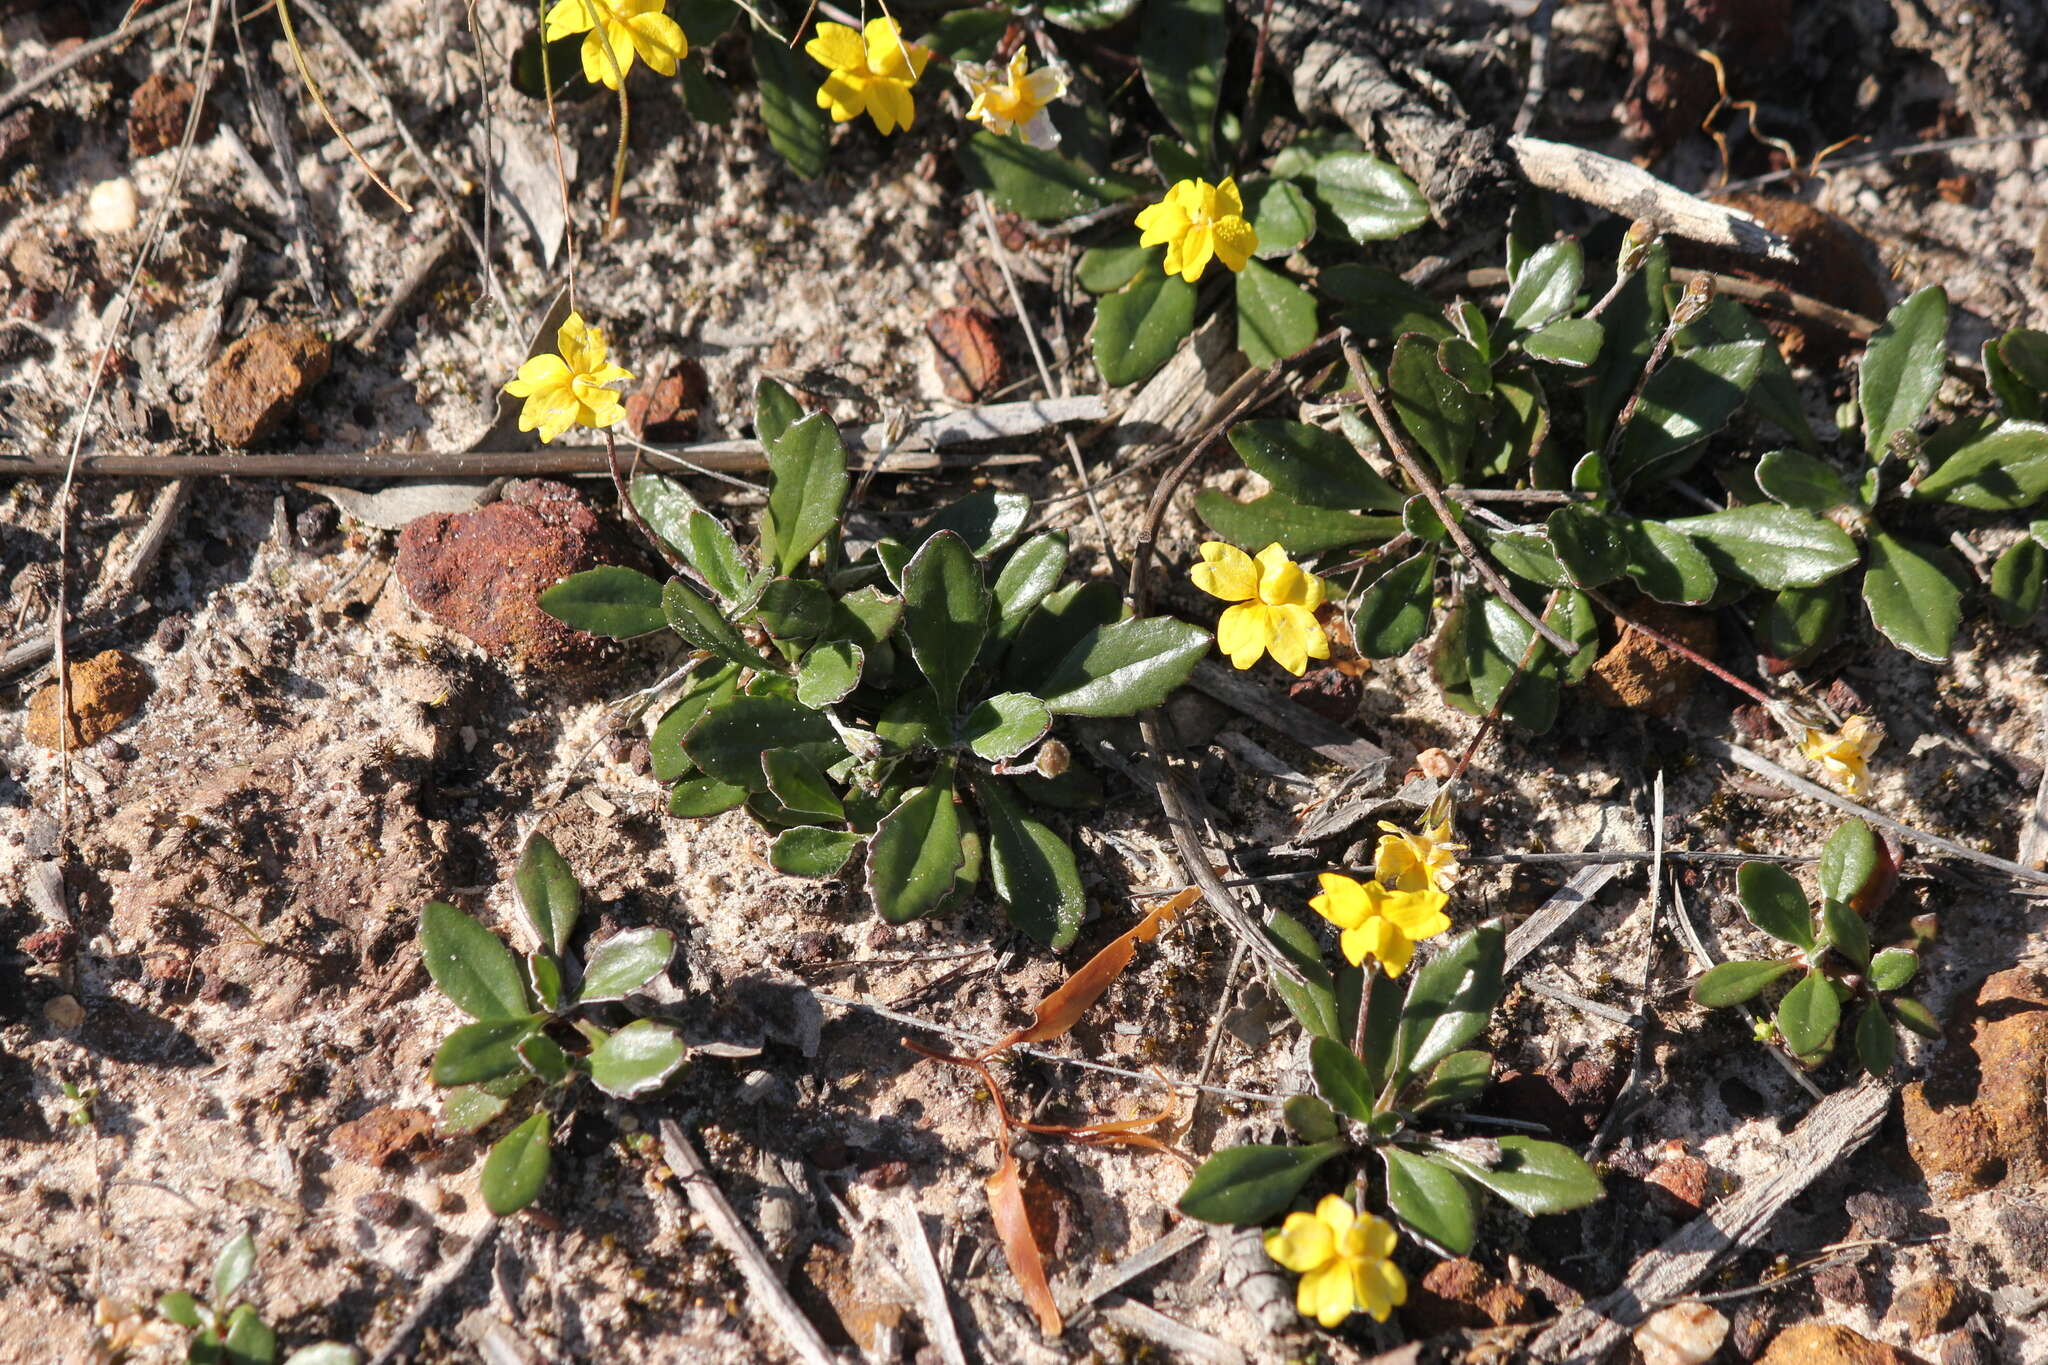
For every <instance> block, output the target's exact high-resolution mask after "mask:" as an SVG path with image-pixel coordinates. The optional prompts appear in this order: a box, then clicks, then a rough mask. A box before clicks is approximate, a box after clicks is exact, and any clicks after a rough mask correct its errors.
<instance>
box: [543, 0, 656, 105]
mask: <svg viewBox="0 0 2048 1365" xmlns="http://www.w3.org/2000/svg"><path fill="white" fill-rule="evenodd" d="M667 8H668V0H556V3H555V7H554V8H553V9H551V10H549V11H548V22H547V40H548V41H549V42H551V43H552V42H554V41H555V40H556V39H558V38H567V37H569V36H570V35H571V34H576V33H582V34H587V35H589V36H587V37H586V38H584V40H583V79H585V80H587V81H589V82H590V83H591V84H592V85H604V86H609V87H610V88H612V89H613V90H616V89H618V88H619V82H620V81H621V80H623V79H625V75H626V73H627V72H628V71H631V70H632V69H633V58H634V57H635V56H636V55H637V56H638V57H639V58H640V60H641V61H643V62H646V63H647V64H648V65H649V66H651V67H653V68H654V70H655V71H656V72H657V73H658V74H660V75H663V76H673V75H675V74H676V63H677V62H679V61H681V60H682V59H683V58H685V57H687V56H689V55H690V40H689V39H688V38H685V37H684V36H683V29H682V26H681V25H680V24H678V23H676V21H675V20H673V19H671V18H669V17H668V16H667V15H666V14H663V13H662V11H663V10H665V9H667ZM606 44H610V46H611V50H612V59H611V61H606V60H605V58H604V49H605V45H606ZM614 68H616V69H614Z"/></svg>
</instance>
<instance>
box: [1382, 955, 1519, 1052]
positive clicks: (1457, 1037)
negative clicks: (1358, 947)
mask: <svg viewBox="0 0 2048 1365" xmlns="http://www.w3.org/2000/svg"><path fill="white" fill-rule="evenodd" d="M1506 945H1507V936H1506V935H1505V934H1504V933H1502V932H1501V930H1500V928H1499V927H1498V926H1497V925H1492V924H1488V925H1482V926H1481V927H1479V928H1477V929H1472V930H1468V931H1467V932H1465V933H1463V934H1460V935H1459V936H1458V937H1457V938H1455V939H1452V940H1451V941H1450V943H1449V944H1447V945H1445V947H1444V949H1443V951H1442V952H1440V953H1438V954H1437V955H1436V956H1435V957H1433V958H1431V959H1430V960H1429V961H1428V962H1426V963H1424V964H1423V965H1422V966H1421V967H1419V968H1416V969H1415V974H1414V977H1413V979H1412V980H1411V981H1410V982H1409V985H1408V995H1407V998H1406V999H1405V1000H1403V1001H1402V1003H1401V1023H1400V1028H1399V1030H1398V1032H1397V1033H1396V1036H1395V1039H1394V1051H1393V1054H1392V1055H1393V1058H1394V1061H1395V1069H1396V1070H1397V1071H1398V1073H1399V1074H1400V1076H1401V1077H1402V1078H1404V1079H1405V1078H1406V1077H1408V1076H1410V1075H1413V1074H1415V1073H1416V1072H1419V1071H1427V1070H1429V1069H1430V1068H1432V1067H1434V1066H1435V1065H1436V1064H1437V1063H1438V1062H1440V1061H1442V1060H1443V1059H1444V1058H1446V1057H1448V1056H1450V1055H1451V1054H1452V1053H1453V1052H1456V1051H1457V1050H1458V1049H1460V1048H1462V1047H1463V1046H1465V1044H1467V1043H1469V1042H1471V1041H1472V1040H1473V1039H1474V1038H1476V1037H1478V1036H1479V1035H1480V1034H1481V1033H1482V1032H1484V1031H1485V1029H1486V1024H1487V1021H1488V1020H1489V1019H1490V1018H1491V1017H1492V1016H1493V1009H1494V1006H1495V1005H1497V1004H1499V1003H1500V994H1501V972H1502V970H1503V969H1504V967H1505V965H1506V961H1507V946H1506ZM1382 984H1385V983H1382ZM1375 994H1377V992H1375Z"/></svg>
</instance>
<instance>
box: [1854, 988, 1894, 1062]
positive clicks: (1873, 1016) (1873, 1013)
mask: <svg viewBox="0 0 2048 1365" xmlns="http://www.w3.org/2000/svg"><path fill="white" fill-rule="evenodd" d="M1898 1050H1899V1040H1898V1039H1896V1038H1894V1037H1893V1036H1892V1021H1891V1020H1890V1019H1888V1018H1886V1017H1885V1012H1884V1006H1883V1005H1880V1004H1878V1003H1877V1001H1875V1000H1872V1001H1871V1002H1870V1003H1868V1004H1866V1005H1865V1006H1864V1007H1863V1009H1862V1011H1861V1012H1860V1013H1858V1014H1857V1016H1856V1060H1857V1061H1859V1062H1861V1063H1862V1064H1863V1069H1864V1070H1865V1071H1867V1072H1869V1073H1870V1074H1871V1075H1873V1076H1883V1075H1884V1074H1885V1073H1886V1072H1888V1071H1890V1070H1891V1069H1892V1058H1893V1057H1895V1056H1897V1055H1898Z"/></svg>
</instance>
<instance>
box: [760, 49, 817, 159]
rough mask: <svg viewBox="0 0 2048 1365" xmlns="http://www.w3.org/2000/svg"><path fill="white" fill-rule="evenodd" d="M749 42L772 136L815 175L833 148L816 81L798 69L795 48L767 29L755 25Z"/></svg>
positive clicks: (763, 119)
mask: <svg viewBox="0 0 2048 1365" xmlns="http://www.w3.org/2000/svg"><path fill="white" fill-rule="evenodd" d="M751 48H752V51H753V55H754V76H755V78H756V80H757V82H758V83H759V85H760V87H761V122H762V124H763V125H764V126H765V127H766V128H767V129H768V141H769V142H770V143H771V144H772V145H773V146H774V148H775V150H776V151H778V152H780V153H781V154H782V159H783V160H784V161H787V162H788V163H789V168H790V169H791V170H793V171H795V172H796V173H797V174H798V175H800V176H802V177H803V178H804V179H806V180H815V179H817V178H818V176H819V174H820V173H821V172H823V171H824V169H825V162H826V160H827V158H828V157H829V156H830V154H831V151H832V132H831V129H830V128H828V127H827V126H826V123H825V115H824V114H823V113H822V112H821V111H820V110H819V109H818V102H817V99H816V94H817V89H816V87H817V82H816V81H815V80H812V79H810V78H809V77H808V76H807V75H806V74H805V73H804V72H802V71H801V70H799V69H798V66H797V61H796V56H795V54H794V53H792V52H791V51H790V50H789V48H788V47H787V46H786V45H785V44H784V43H783V41H782V40H781V39H780V38H777V37H776V36H775V35H774V34H773V33H770V32H769V31H768V30H767V29H765V28H762V27H758V26H756V27H755V28H753V30H752V32H751ZM813 69H814V70H815V68H813Z"/></svg>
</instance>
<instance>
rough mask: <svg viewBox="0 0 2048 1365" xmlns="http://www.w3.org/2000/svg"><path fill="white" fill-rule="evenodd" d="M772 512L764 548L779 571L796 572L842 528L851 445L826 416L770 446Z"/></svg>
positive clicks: (817, 415)
mask: <svg viewBox="0 0 2048 1365" xmlns="http://www.w3.org/2000/svg"><path fill="white" fill-rule="evenodd" d="M767 444H768V473H769V489H768V509H767V511H765V512H763V513H762V515H761V545H762V553H763V554H764V555H766V554H769V553H770V549H769V547H770V546H773V551H772V553H773V556H774V560H775V566H776V569H777V571H778V572H780V573H784V574H790V573H794V572H795V571H796V570H797V569H798V568H799V567H801V566H802V564H803V562H804V560H805V559H807V558H808V557H809V556H810V553H811V551H812V550H814V549H816V548H817V547H818V544H819V542H821V541H823V540H824V539H825V537H826V536H828V535H830V534H831V533H832V532H833V530H834V529H835V528H836V527H837V526H838V524H839V511H840V508H841V507H843V506H844V505H845V503H846V488H847V477H846V447H845V446H843V445H841V444H840V441H839V432H838V429H837V428H835V427H834V426H833V425H832V421H831V419H830V418H828V417H826V416H825V414H824V413H822V412H814V413H812V414H811V415H810V416H809V417H806V418H804V419H803V420H802V421H800V422H798V423H796V424H795V425H794V426H791V427H790V428H789V429H788V430H787V431H784V432H783V433H782V435H781V436H779V437H777V438H776V439H775V440H773V441H771V442H768V443H767Z"/></svg>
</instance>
